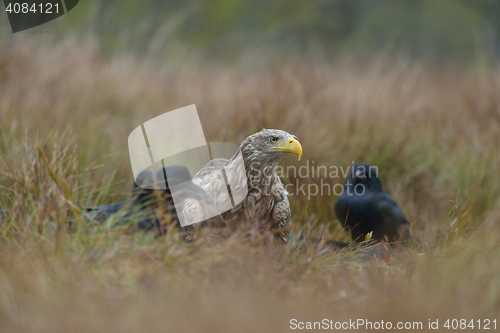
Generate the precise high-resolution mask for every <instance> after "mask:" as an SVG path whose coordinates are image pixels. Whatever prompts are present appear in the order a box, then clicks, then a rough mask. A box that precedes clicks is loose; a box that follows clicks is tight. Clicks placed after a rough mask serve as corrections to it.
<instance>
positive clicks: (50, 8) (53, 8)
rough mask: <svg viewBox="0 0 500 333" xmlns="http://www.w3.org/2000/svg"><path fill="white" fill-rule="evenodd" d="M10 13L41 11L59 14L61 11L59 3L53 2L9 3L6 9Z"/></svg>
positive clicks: (41, 12)
mask: <svg viewBox="0 0 500 333" xmlns="http://www.w3.org/2000/svg"><path fill="white" fill-rule="evenodd" d="M5 11H6V12H8V13H15V14H20V13H24V14H28V13H40V14H54V13H55V14H57V13H59V4H57V3H56V4H55V5H52V4H51V3H40V4H32V5H31V6H30V5H29V4H28V3H14V4H13V3H9V5H8V6H7V8H6V9H5Z"/></svg>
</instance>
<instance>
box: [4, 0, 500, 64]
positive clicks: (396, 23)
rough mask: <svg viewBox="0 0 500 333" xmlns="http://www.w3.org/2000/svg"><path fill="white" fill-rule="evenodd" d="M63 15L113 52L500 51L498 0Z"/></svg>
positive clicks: (66, 23)
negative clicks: (96, 37)
mask: <svg viewBox="0 0 500 333" xmlns="http://www.w3.org/2000/svg"><path fill="white" fill-rule="evenodd" d="M0 16H1V17H0V20H3V21H4V23H5V24H6V23H7V22H6V21H7V18H6V15H0ZM55 24H56V25H57V27H58V30H59V31H60V33H61V34H67V32H68V31H72V32H74V33H76V34H78V35H81V34H83V35H89V34H90V35H92V36H99V40H100V41H101V43H102V44H103V46H104V47H105V49H106V50H107V51H115V52H124V51H134V52H137V53H140V54H141V53H158V54H160V55H163V54H164V53H167V54H175V55H178V56H181V57H184V56H185V54H187V53H189V54H192V52H193V51H194V50H196V51H200V52H197V54H200V53H201V54H202V55H203V56H204V57H213V58H216V59H220V60H223V61H228V60H231V59H235V58H236V59H237V58H239V57H240V56H241V55H242V54H248V51H256V52H257V53H259V54H262V53H266V55H270V54H276V53H277V54H278V55H279V56H282V54H283V53H285V54H290V53H292V54H299V55H304V56H316V57H318V56H319V57H327V58H331V57H344V56H349V57H352V56H356V57H361V59H365V58H367V57H368V58H369V57H370V56H371V55H372V54H373V53H374V52H377V53H379V52H383V53H391V54H392V53H397V54H403V55H406V56H409V57H412V58H413V57H416V58H418V59H426V60H431V61H443V60H445V59H446V60H448V61H449V60H450V59H453V60H455V61H456V60H458V61H466V62H470V61H480V62H482V63H484V62H486V63H488V64H489V63H491V62H493V61H494V60H495V58H498V56H499V55H500V1H498V0H439V1H434V0H334V1H331V0H330V1H328V0H315V1H304V0H286V1H285V0H277V1H263V0H253V1H250V0H209V1H205V0H191V1H181V0H170V1H160V0H143V1H135V0H106V1H103V0H87V1H80V3H79V4H78V6H77V7H76V8H75V9H74V10H72V11H70V12H69V13H68V14H67V15H65V16H64V17H63V18H59V19H58V20H57V22H56V23H55ZM31 31H36V29H34V30H31ZM3 37H6V36H3ZM183 52H185V53H183ZM251 53H253V52H251Z"/></svg>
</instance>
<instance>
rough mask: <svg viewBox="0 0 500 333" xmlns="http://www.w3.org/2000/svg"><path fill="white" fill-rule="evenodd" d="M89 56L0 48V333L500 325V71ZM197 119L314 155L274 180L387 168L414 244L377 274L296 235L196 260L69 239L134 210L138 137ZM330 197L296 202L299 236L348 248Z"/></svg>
mask: <svg viewBox="0 0 500 333" xmlns="http://www.w3.org/2000/svg"><path fill="white" fill-rule="evenodd" d="M95 45H96V44H93V43H92V42H91V41H78V42H77V41H66V42H64V43H56V44H51V43H49V42H47V41H45V42H44V43H42V42H40V41H34V40H21V41H19V42H12V43H8V45H7V43H6V42H4V45H3V46H2V47H1V48H0V134H1V136H2V139H1V141H0V186H1V187H0V189H1V192H0V208H4V209H6V210H8V211H9V213H8V214H7V215H6V216H5V217H3V221H2V224H1V228H0V232H1V238H0V252H1V256H0V323H1V326H2V331H6V332H26V331H36V332H67V331H73V332H79V331H81V332H89V331H116V332H137V331H146V330H155V331H209V332H210V331H213V332H220V331H263V330H266V331H267V330H278V331H286V330H288V329H289V327H290V324H289V321H290V319H292V318H296V319H298V320H299V321H317V320H321V319H323V318H329V319H332V320H334V321H343V320H349V319H352V320H355V319H358V318H363V319H369V320H372V321H380V320H384V321H393V322H396V321H422V322H423V325H424V328H426V327H427V323H428V320H429V319H431V320H436V319H439V320H440V323H441V324H443V323H444V321H443V320H444V319H446V318H451V319H453V318H457V319H461V318H464V319H468V321H469V320H470V319H476V320H477V319H484V318H489V319H491V320H493V319H497V320H500V318H496V317H495V316H497V317H498V313H499V310H500V287H499V286H500V255H499V248H498V244H499V241H500V234H499V231H500V230H499V225H498V219H499V218H500V202H499V199H498V198H499V194H500V182H499V181H498V176H497V172H498V166H499V162H500V157H499V154H498V146H499V134H498V133H499V125H500V109H499V105H500V103H499V102H500V100H499V99H500V94H499V93H500V72H498V71H497V70H490V71H485V70H483V69H481V68H466V69H464V68H460V67H458V66H451V65H450V66H448V67H446V66H445V67H443V66H441V67H436V66H432V65H425V64H421V63H416V62H409V61H406V60H403V59H388V58H386V57H374V59H373V61H371V62H370V63H363V64H359V63H356V62H354V61H352V62H350V61H336V62H328V61H324V60H323V61H311V60H308V59H298V58H291V59H287V60H286V61H285V62H284V63H282V64H279V65H266V66H265V65H258V64H255V63H253V64H252V65H249V64H248V63H245V62H242V63H240V64H236V65H235V64H231V65H224V64H212V63H210V64H208V63H199V62H198V63H193V62H185V63H179V62H177V61H172V62H170V61H169V60H168V59H166V60H163V61H158V60H157V59H156V60H155V59H150V58H135V57H127V56H126V55H124V56H114V57H111V58H109V57H106V56H103V55H102V53H100V51H99V49H98V48H97V47H96V46H95ZM0 46H1V45H0ZM6 46H8V47H6ZM189 104H196V105H197V108H198V111H199V114H200V117H201V121H202V124H203V128H204V130H205V135H206V137H207V139H208V141H231V142H236V143H239V142H241V141H242V140H243V139H244V138H245V137H246V136H248V135H250V134H252V133H254V132H256V131H258V130H260V129H261V128H262V127H264V128H280V129H284V130H286V131H288V132H290V133H293V134H295V135H296V136H297V137H298V138H299V140H300V142H301V143H302V145H303V148H304V158H303V160H302V161H300V162H296V161H295V160H293V159H291V158H290V159H288V158H287V159H285V160H284V161H283V162H282V165H296V166H297V167H299V166H302V165H304V164H305V163H307V161H309V163H312V161H314V163H315V165H326V166H344V167H347V166H349V165H352V161H354V162H367V163H371V164H374V165H377V166H378V167H379V172H380V176H381V178H382V181H383V183H384V186H385V188H386V189H387V190H388V192H389V193H391V194H392V195H393V196H394V197H395V198H396V200H397V201H398V203H399V204H400V206H401V208H402V209H403V211H404V212H405V213H406V215H407V217H408V218H409V220H410V221H411V224H412V229H413V231H414V234H415V236H416V239H417V240H416V242H415V244H414V245H413V246H411V247H408V248H404V249H400V250H399V251H396V252H394V253H393V254H392V257H391V258H390V259H389V260H388V258H386V260H376V259H373V260H366V258H361V257H362V253H359V251H358V252H354V253H351V252H348V251H343V252H332V251H330V252H327V253H325V252H326V251H322V250H321V248H319V249H318V248H316V247H314V246H308V245H307V244H302V243H301V242H304V241H297V240H293V241H292V244H291V245H289V246H286V247H283V246H277V245H276V246H274V245H270V244H266V242H265V241H264V240H262V239H256V240H255V242H254V243H255V244H253V243H250V244H242V243H241V242H240V241H239V240H238V239H236V238H231V239H228V240H226V241H223V242H221V243H220V244H218V245H216V246H204V245H203V244H202V242H201V240H200V241H195V242H194V243H185V242H182V241H179V240H178V239H177V238H176V237H175V235H173V234H171V235H168V236H166V237H163V238H154V237H153V236H152V235H149V234H145V233H142V232H135V230H133V228H131V227H129V226H122V227H117V228H111V227H110V226H109V225H102V226H92V225H85V224H83V223H79V222H81V219H79V218H78V217H77V219H76V222H77V223H76V227H75V228H71V229H69V228H68V224H67V221H68V218H69V215H73V216H78V214H79V208H80V207H85V206H88V205H96V204H102V203H107V202H111V201H117V200H120V199H123V198H125V197H126V195H127V192H128V190H129V189H130V187H131V184H132V175H131V172H130V167H129V164H128V163H129V162H128V156H127V136H128V134H129V133H130V131H131V130H132V129H134V128H135V127H136V126H138V125H139V124H140V123H142V122H144V121H146V120H148V119H150V118H152V117H154V116H156V115H159V114H162V113H164V112H166V111H169V110H173V109H176V108H179V107H182V106H185V105H189ZM186 135H189V133H186ZM284 181H285V182H287V183H294V184H295V182H296V181H298V182H299V184H306V185H308V184H319V183H320V182H321V179H320V178H308V179H305V178H300V177H297V178H294V177H292V176H290V177H287V178H285V179H284ZM324 181H326V182H328V183H329V184H335V183H340V182H342V181H343V180H342V179H341V178H340V179H338V178H336V179H331V178H328V179H324ZM292 188H294V187H292ZM292 192H293V191H292ZM450 199H451V200H452V201H450ZM334 201H335V196H333V195H323V196H319V195H318V196H313V197H311V198H310V200H307V197H304V196H303V195H293V196H291V197H290V202H291V205H292V216H293V222H294V231H295V232H302V233H305V234H306V236H307V237H305V238H306V239H309V238H313V237H321V236H322V235H323V236H325V235H332V234H337V233H339V232H340V234H339V235H338V236H337V237H338V238H340V239H341V238H342V237H344V236H343V235H342V233H341V231H340V227H339V225H338V222H337V221H336V220H335V216H334V214H333V204H334ZM361 252H362V251H361ZM499 324H500V323H499Z"/></svg>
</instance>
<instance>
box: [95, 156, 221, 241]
mask: <svg viewBox="0 0 500 333" xmlns="http://www.w3.org/2000/svg"><path fill="white" fill-rule="evenodd" d="M167 175H168V176H167ZM137 184H140V186H138V185H137ZM180 184H183V186H181V187H180V188H181V189H177V190H176V191H179V192H178V193H177V197H178V198H182V199H186V198H195V199H199V200H210V201H213V199H212V197H211V196H210V195H209V194H208V193H207V192H205V191H204V190H202V189H201V188H199V187H198V186H196V185H195V184H193V183H192V182H191V176H190V174H189V171H188V170H187V169H186V168H185V167H182V166H177V165H172V166H167V167H163V168H161V169H159V170H158V171H157V173H156V174H154V173H153V172H151V171H149V170H145V171H143V172H141V173H140V174H139V176H138V177H137V179H136V182H135V183H134V186H133V189H132V197H131V198H130V199H128V200H125V201H120V202H117V203H113V204H108V205H104V206H98V207H88V208H87V209H86V210H87V213H89V215H90V216H91V217H93V219H94V220H95V221H96V222H98V223H102V222H104V221H106V220H107V219H109V218H112V217H113V216H119V217H118V221H114V223H125V222H129V221H130V222H133V223H137V225H138V227H139V228H140V229H145V230H150V229H152V228H155V229H156V230H157V231H158V232H160V233H162V231H161V230H160V229H159V228H160V225H161V224H160V220H159V217H161V216H163V217H166V218H167V219H169V221H165V222H166V223H176V224H177V226H178V227H180V223H179V219H178V218H177V208H179V207H177V208H176V207H175V205H174V200H173V198H172V191H174V190H171V187H172V186H175V185H180ZM174 193H175V192H174ZM181 210H182V209H181ZM120 213H121V214H120Z"/></svg>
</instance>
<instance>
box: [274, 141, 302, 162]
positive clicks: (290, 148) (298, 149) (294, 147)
mask: <svg viewBox="0 0 500 333" xmlns="http://www.w3.org/2000/svg"><path fill="white" fill-rule="evenodd" d="M273 148H274V149H279V150H281V151H284V152H285V153H292V154H295V155H298V156H299V161H300V158H301V157H302V146H301V145H300V142H299V141H297V140H295V139H294V138H288V139H287V140H286V142H285V144H284V145H283V146H279V147H273Z"/></svg>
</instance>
